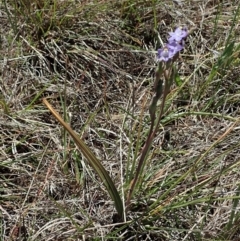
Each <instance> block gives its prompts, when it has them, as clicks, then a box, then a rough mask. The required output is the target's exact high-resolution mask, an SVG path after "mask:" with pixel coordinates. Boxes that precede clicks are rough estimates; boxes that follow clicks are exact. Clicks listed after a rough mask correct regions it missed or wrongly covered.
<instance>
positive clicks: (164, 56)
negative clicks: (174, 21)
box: [157, 41, 183, 62]
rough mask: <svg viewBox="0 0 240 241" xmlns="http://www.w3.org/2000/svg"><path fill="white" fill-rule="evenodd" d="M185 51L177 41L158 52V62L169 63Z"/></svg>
mask: <svg viewBox="0 0 240 241" xmlns="http://www.w3.org/2000/svg"><path fill="white" fill-rule="evenodd" d="M182 49H183V46H182V45H181V44H179V43H177V42H176V41H173V42H171V43H168V44H166V45H165V46H164V47H163V48H162V49H159V50H158V55H157V59H158V61H164V62H167V61H168V60H170V59H172V58H173V57H174V56H175V55H176V54H177V53H178V52H179V51H181V50H182Z"/></svg>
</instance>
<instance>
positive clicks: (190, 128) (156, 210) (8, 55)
mask: <svg viewBox="0 0 240 241" xmlns="http://www.w3.org/2000/svg"><path fill="white" fill-rule="evenodd" d="M34 2H35V3H37V4H30V5H28V3H30V2H28V1H20V3H22V4H20V5H16V4H14V3H15V2H13V1H3V2H1V3H0V18H1V21H0V22H1V28H0V36H1V39H0V58H1V59H0V66H1V67H0V91H1V92H0V106H1V112H0V123H1V125H0V133H1V135H0V136H1V137H0V141H1V143H0V174H1V175H0V195H1V196H0V217H1V229H0V237H1V238H0V240H14V241H16V240H45V241H46V240H58V241H60V240H115V239H116V240H118V239H119V240H236V241H237V240H240V230H239V220H240V219H239V215H238V214H237V211H239V205H238V203H237V201H238V197H239V178H240V175H239V157H240V153H239V133H240V132H239V123H238V122H237V120H238V119H237V118H238V117H239V114H240V111H239V105H238V102H239V101H238V99H239V93H240V92H239V89H240V79H239V76H238V75H239V72H240V68H239V53H238V51H236V52H233V53H232V55H231V56H232V59H234V61H233V62H231V63H230V64H229V62H227V60H226V58H224V59H223V60H226V61H225V62H224V61H223V62H224V63H222V62H221V63H219V66H218V68H217V67H216V66H217V65H216V63H218V62H217V61H218V59H217V56H218V54H219V53H222V51H223V49H224V47H225V46H226V44H227V38H228V36H229V34H230V33H231V32H230V31H232V33H231V34H232V38H231V39H234V38H235V43H236V45H239V43H240V41H239V35H238V33H239V30H240V29H239V13H238V16H237V17H238V19H237V20H235V22H234V20H233V15H234V14H233V13H234V11H237V7H238V5H239V3H237V1H235V2H234V1H231V3H229V2H230V1H214V0H212V1H211V0H208V1H207V0H204V1H197V0H196V1H167V0H165V1H160V2H161V3H157V1H130V0H128V1H119V2H118V3H112V2H111V1H98V2H97V3H93V2H92V1H83V2H84V3H81V2H80V1H76V3H75V2H74V3H73V2H72V1H68V0H66V1H59V3H57V4H54V5H51V4H50V1H46V2H43V1H34ZM53 2H55V1H53ZM154 2H156V3H154ZM43 3H44V4H43ZM27 5H28V7H27ZM6 7H7V10H6ZM63 16H65V17H63ZM39 20H44V22H43V21H42V22H41V23H40V22H39ZM179 24H187V25H188V26H189V28H190V27H194V28H196V30H195V31H194V33H193V34H192V35H191V36H190V37H189V39H188V41H187V43H186V46H187V47H186V50H185V52H184V53H183V54H182V57H181V61H179V63H178V64H179V67H180V70H179V73H180V77H181V79H182V81H183V84H182V85H181V86H174V87H173V88H172V90H171V92H170V94H169V98H168V103H167V104H168V105H167V106H168V108H166V111H165V115H164V118H165V119H163V121H162V128H161V130H160V131H159V134H158V136H157V137H156V139H155V142H154V143H153V147H152V152H151V155H150V156H149V158H148V160H147V161H148V163H147V169H146V171H145V175H144V177H143V185H142V187H141V188H139V191H138V192H137V193H136V195H135V197H134V199H133V207H132V209H131V210H130V211H129V213H127V216H126V219H127V222H126V223H125V224H122V225H118V224H117V223H116V222H117V221H116V220H114V217H115V215H114V214H115V210H114V206H113V203H112V201H111V200H110V198H109V196H108V194H107V192H106V190H105V188H104V187H103V184H102V183H100V181H99V179H98V177H97V176H96V175H95V173H94V172H93V171H92V169H91V168H89V167H88V165H86V163H85V161H84V158H83V156H82V155H81V154H79V153H78V151H77V149H76V146H75V144H74V143H73V141H72V140H71V139H70V138H69V137H68V136H67V135H66V133H64V131H63V130H62V128H61V127H60V126H59V125H58V123H57V122H56V121H55V120H54V118H53V117H52V116H51V115H50V113H49V112H48V110H47V109H46V107H45V106H44V105H43V104H42V102H41V99H42V98H43V97H46V98H48V100H49V102H51V104H52V105H53V106H54V107H55V108H56V109H57V110H58V111H59V112H60V113H61V114H62V115H63V116H64V118H65V120H66V121H67V122H69V123H70V125H71V126H72V128H73V129H74V130H76V131H77V132H78V133H79V134H80V136H81V137H82V139H83V140H84V141H85V142H86V144H87V145H88V146H89V147H90V148H91V149H92V150H93V152H94V153H95V154H96V156H97V157H98V158H99V159H100V160H101V161H102V164H103V165H104V167H105V168H106V169H107V170H108V171H109V173H110V175H111V177H112V178H113V180H114V183H115V184H116V186H117V187H118V189H119V190H121V188H122V187H124V188H125V185H126V183H125V176H122V173H123V175H124V173H126V163H127V160H133V159H134V155H136V156H138V155H139V153H135V152H134V151H135V148H136V149H137V146H138V145H139V148H140V147H141V145H143V143H144V138H145V136H146V132H147V130H148V128H149V124H150V123H149V116H148V105H149V103H150V101H151V94H152V85H153V81H154V71H155V67H156V62H155V51H156V49H157V48H159V47H160V42H161V39H162V41H163V42H164V41H165V40H166V35H167V32H168V31H170V30H171V29H172V28H175V26H177V25H179ZM154 28H155V29H156V30H157V31H154ZM231 39H230V40H231ZM233 57H234V58H233ZM214 66H215V67H216V68H217V73H216V74H215V75H214V76H213V77H211V73H212V72H211V71H213V69H214ZM203 112H204V113H203ZM134 130H135V131H134ZM129 148H130V149H129ZM129 150H130V151H129ZM194 165H195V168H196V169H195V170H192V171H191V172H190V173H189V175H188V176H186V177H185V178H183V180H181V182H179V183H177V185H175V186H171V185H172V184H174V183H175V182H176V179H177V178H179V177H181V176H182V175H183V174H184V173H187V172H188V170H189V168H190V167H192V166H194ZM168 190H169V192H168V194H167V195H166V196H165V197H164V198H161V197H163V195H165V194H166V191H168ZM124 191H125V189H124V190H123V192H124ZM234 200H236V201H235V203H234ZM234 205H236V207H234V208H235V210H236V214H235V216H234V219H233V220H232V225H231V226H227V225H228V224H229V219H230V216H231V213H232V210H233V209H232V208H233V206H234ZM229 227H231V228H229Z"/></svg>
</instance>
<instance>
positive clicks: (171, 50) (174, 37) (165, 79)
mask: <svg viewBox="0 0 240 241" xmlns="http://www.w3.org/2000/svg"><path fill="white" fill-rule="evenodd" d="M188 34H189V33H188V30H187V28H186V27H179V28H177V29H176V30H175V31H174V32H170V33H169V35H170V37H169V38H168V43H167V44H165V46H164V47H163V48H161V49H158V51H157V62H158V68H157V71H156V79H155V84H154V96H153V98H152V102H151V104H150V107H149V114H150V119H151V126H150V130H149V133H148V137H147V140H146V142H145V145H144V147H143V149H142V153H141V157H140V160H139V163H138V166H137V170H136V174H135V177H134V179H133V180H132V182H131V184H130V187H129V190H128V195H127V199H126V207H127V208H129V207H130V203H131V198H132V195H133V193H134V190H135V188H136V184H137V183H138V179H139V175H140V173H141V172H142V170H143V167H144V161H145V159H146V156H147V154H148V151H149V149H150V147H151V144H152V141H153V138H154V137H155V135H156V133H157V130H158V126H159V123H160V120H161V117H162V115H163V110H164V104H165V100H166V97H167V94H168V93H169V90H170V86H171V84H172V82H173V80H174V79H175V77H176V74H177V72H176V68H175V67H174V62H175V61H176V60H177V58H178V57H179V52H180V51H181V50H183V48H184V43H185V39H186V37H187V36H188ZM161 96H162V102H161V105H160V111H159V114H158V118H156V110H157V102H158V101H159V99H160V98H161ZM43 103H44V104H45V105H46V106H47V107H48V109H49V110H50V111H51V112H52V114H53V115H54V116H55V118H56V119H57V120H58V121H59V122H60V124H61V125H62V126H63V127H64V128H65V129H66V130H67V131H68V133H69V134H70V135H71V136H72V138H73V140H74V141H75V143H76V145H77V146H78V147H79V149H80V150H81V151H82V153H83V155H84V156H85V157H86V159H87V160H88V161H89V164H90V165H91V166H92V167H93V169H94V170H95V171H96V172H97V173H98V175H99V177H100V178H101V180H102V182H103V183H104V185H105V186H106V188H107V190H108V192H109V194H110V196H111V197H112V199H113V201H114V202H115V207H116V210H117V212H118V215H119V217H120V218H121V219H123V217H124V216H125V214H124V208H123V203H122V200H121V198H120V195H119V193H118V192H117V189H116V187H115V185H114V183H113V181H112V179H111V178H110V176H109V175H108V173H107V171H106V170H105V169H104V167H103V166H102V164H101V163H100V161H99V160H98V159H97V158H96V156H95V155H94V154H93V153H92V151H91V150H90V149H89V148H88V147H87V145H86V144H85V143H84V142H83V141H82V140H81V139H80V138H79V137H78V135H77V134H76V133H75V132H74V131H73V130H72V129H71V127H70V126H69V125H68V124H67V123H66V122H64V120H63V119H62V118H61V116H60V115H59V114H58V113H57V112H56V111H55V109H54V108H53V107H52V106H51V105H50V104H49V103H48V101H47V100H46V99H44V100H43Z"/></svg>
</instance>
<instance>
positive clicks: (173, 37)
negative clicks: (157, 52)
mask: <svg viewBox="0 0 240 241" xmlns="http://www.w3.org/2000/svg"><path fill="white" fill-rule="evenodd" d="M169 35H170V38H169V39H168V42H169V43H171V42H173V41H177V42H181V41H182V40H183V39H184V38H186V37H187V35H188V31H187V28H186V27H178V28H176V30H175V31H174V32H170V33H169Z"/></svg>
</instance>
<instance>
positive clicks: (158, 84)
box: [126, 27, 188, 207]
mask: <svg viewBox="0 0 240 241" xmlns="http://www.w3.org/2000/svg"><path fill="white" fill-rule="evenodd" d="M169 35H170V37H169V38H168V43H167V44H165V46H164V47H163V48H161V49H158V51H157V61H158V69H157V71H156V79H155V83H154V92H155V93H154V96H153V99H152V102H151V105H150V107H149V114H150V118H151V126H150V130H149V133H148V137H147V140H146V142H145V145H144V147H143V150H142V153H141V157H140V160H139V163H138V166H137V170H136V175H135V177H134V179H133V181H132V182H131V185H130V188H129V192H128V197H127V202H126V205H127V207H128V206H129V204H130V201H131V197H132V195H133V193H134V190H135V187H136V184H137V182H138V178H139V175H140V173H141V172H142V170H143V167H144V161H145V159H146V156H147V153H148V151H149V149H150V147H151V144H152V141H153V138H154V136H155V135H156V133H157V130H158V126H159V124H160V120H161V117H162V115H163V110H164V104H165V100H166V97H167V94H168V93H169V90H170V86H171V85H172V83H173V80H174V79H175V78H176V74H177V72H176V68H175V66H174V61H176V60H177V58H178V57H179V52H180V51H181V50H183V48H184V43H185V39H186V38H187V36H188V30H187V28H186V27H178V28H177V29H176V30H175V31H174V32H170V33H169ZM162 77H163V79H164V80H163V79H162ZM162 94H163V98H162V102H161V107H160V112H159V114H158V118H157V120H156V109H157V102H158V100H159V99H160V98H161V96H162Z"/></svg>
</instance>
